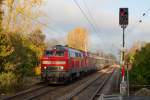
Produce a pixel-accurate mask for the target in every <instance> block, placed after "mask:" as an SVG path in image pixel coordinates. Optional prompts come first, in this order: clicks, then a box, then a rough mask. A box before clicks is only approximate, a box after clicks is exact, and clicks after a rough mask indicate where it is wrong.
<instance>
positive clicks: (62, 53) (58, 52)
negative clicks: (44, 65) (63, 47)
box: [44, 50, 64, 56]
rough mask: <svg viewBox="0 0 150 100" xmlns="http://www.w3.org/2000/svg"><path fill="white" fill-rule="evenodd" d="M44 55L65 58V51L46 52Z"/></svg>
mask: <svg viewBox="0 0 150 100" xmlns="http://www.w3.org/2000/svg"><path fill="white" fill-rule="evenodd" d="M44 55H46V56H64V51H50V50H46V51H45V54H44Z"/></svg>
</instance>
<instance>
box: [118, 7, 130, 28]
mask: <svg viewBox="0 0 150 100" xmlns="http://www.w3.org/2000/svg"><path fill="white" fill-rule="evenodd" d="M119 24H120V25H121V26H122V25H128V8H120V11H119Z"/></svg>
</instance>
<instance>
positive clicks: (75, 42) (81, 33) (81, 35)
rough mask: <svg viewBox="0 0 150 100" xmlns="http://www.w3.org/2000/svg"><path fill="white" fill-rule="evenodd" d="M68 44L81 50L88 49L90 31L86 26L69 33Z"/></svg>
mask: <svg viewBox="0 0 150 100" xmlns="http://www.w3.org/2000/svg"><path fill="white" fill-rule="evenodd" d="M67 43H68V46H69V47H72V48H76V49H79V50H83V51H87V49H88V33H87V31H86V29H84V28H76V29H75V30H73V31H71V32H70V33H69V34H68V42H67Z"/></svg>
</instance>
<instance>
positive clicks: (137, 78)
mask: <svg viewBox="0 0 150 100" xmlns="http://www.w3.org/2000/svg"><path fill="white" fill-rule="evenodd" d="M149 55H150V43H148V44H146V46H144V47H142V48H141V50H140V51H137V52H136V54H135V56H134V58H135V60H134V62H133V68H132V69H131V71H130V77H131V78H130V79H131V83H133V84H137V83H138V84H150V80H149V79H150V70H149V69H150V56H149Z"/></svg>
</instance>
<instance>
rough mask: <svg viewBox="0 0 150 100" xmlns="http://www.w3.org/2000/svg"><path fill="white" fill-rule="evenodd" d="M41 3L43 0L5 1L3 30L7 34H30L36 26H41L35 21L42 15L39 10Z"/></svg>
mask: <svg viewBox="0 0 150 100" xmlns="http://www.w3.org/2000/svg"><path fill="white" fill-rule="evenodd" d="M42 2H43V0H5V2H4V3H5V7H4V8H5V12H4V17H3V28H4V29H5V30H6V31H7V32H16V31H17V32H19V33H25V34H29V33H32V31H34V29H35V28H36V27H37V26H41V24H39V23H37V21H35V20H38V18H39V17H41V15H42V12H41V11H40V8H39V6H40V5H41V4H42ZM35 8H36V10H35Z"/></svg>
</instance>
